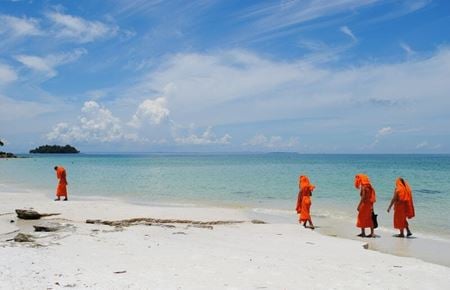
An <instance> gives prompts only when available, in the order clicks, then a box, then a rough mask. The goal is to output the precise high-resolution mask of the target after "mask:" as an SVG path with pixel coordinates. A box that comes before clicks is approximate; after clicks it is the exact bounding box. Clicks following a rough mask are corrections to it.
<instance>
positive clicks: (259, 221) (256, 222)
mask: <svg viewBox="0 0 450 290" xmlns="http://www.w3.org/2000/svg"><path fill="white" fill-rule="evenodd" d="M250 222H251V223H252V224H260V225H261V224H267V223H266V222H265V221H262V220H256V219H255V220H251V221H250Z"/></svg>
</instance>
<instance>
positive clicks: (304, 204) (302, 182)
mask: <svg viewBox="0 0 450 290" xmlns="http://www.w3.org/2000/svg"><path fill="white" fill-rule="evenodd" d="M298 187H299V191H298V197H297V207H296V210H297V214H298V217H299V219H298V221H299V223H302V222H304V224H303V226H304V227H305V228H306V222H309V225H310V226H309V228H310V229H314V225H313V223H312V219H311V214H310V208H311V195H312V192H313V190H314V188H315V186H314V185H313V184H311V183H310V182H309V178H308V176H306V175H302V176H300V178H299V181H298Z"/></svg>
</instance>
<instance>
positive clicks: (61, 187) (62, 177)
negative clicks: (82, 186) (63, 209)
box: [55, 166, 68, 200]
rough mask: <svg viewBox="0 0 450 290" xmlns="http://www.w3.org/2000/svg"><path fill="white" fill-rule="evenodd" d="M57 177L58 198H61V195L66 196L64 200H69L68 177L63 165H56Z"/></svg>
mask: <svg viewBox="0 0 450 290" xmlns="http://www.w3.org/2000/svg"><path fill="white" fill-rule="evenodd" d="M55 171H56V178H58V180H59V181H58V186H57V187H56V199H55V200H61V197H64V200H67V184H68V183H67V177H66V169H64V167H62V166H55Z"/></svg>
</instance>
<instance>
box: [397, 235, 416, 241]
mask: <svg viewBox="0 0 450 290" xmlns="http://www.w3.org/2000/svg"><path fill="white" fill-rule="evenodd" d="M392 237H393V238H397V239H408V240H410V239H411V240H414V239H417V237H413V236H409V237H406V236H404V237H401V236H399V235H397V234H396V235H392Z"/></svg>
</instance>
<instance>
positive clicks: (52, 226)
mask: <svg viewBox="0 0 450 290" xmlns="http://www.w3.org/2000/svg"><path fill="white" fill-rule="evenodd" d="M33 227H34V231H36V232H56V231H58V230H60V229H62V228H63V227H62V226H61V225H60V224H59V223H41V224H38V225H34V226H33Z"/></svg>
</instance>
